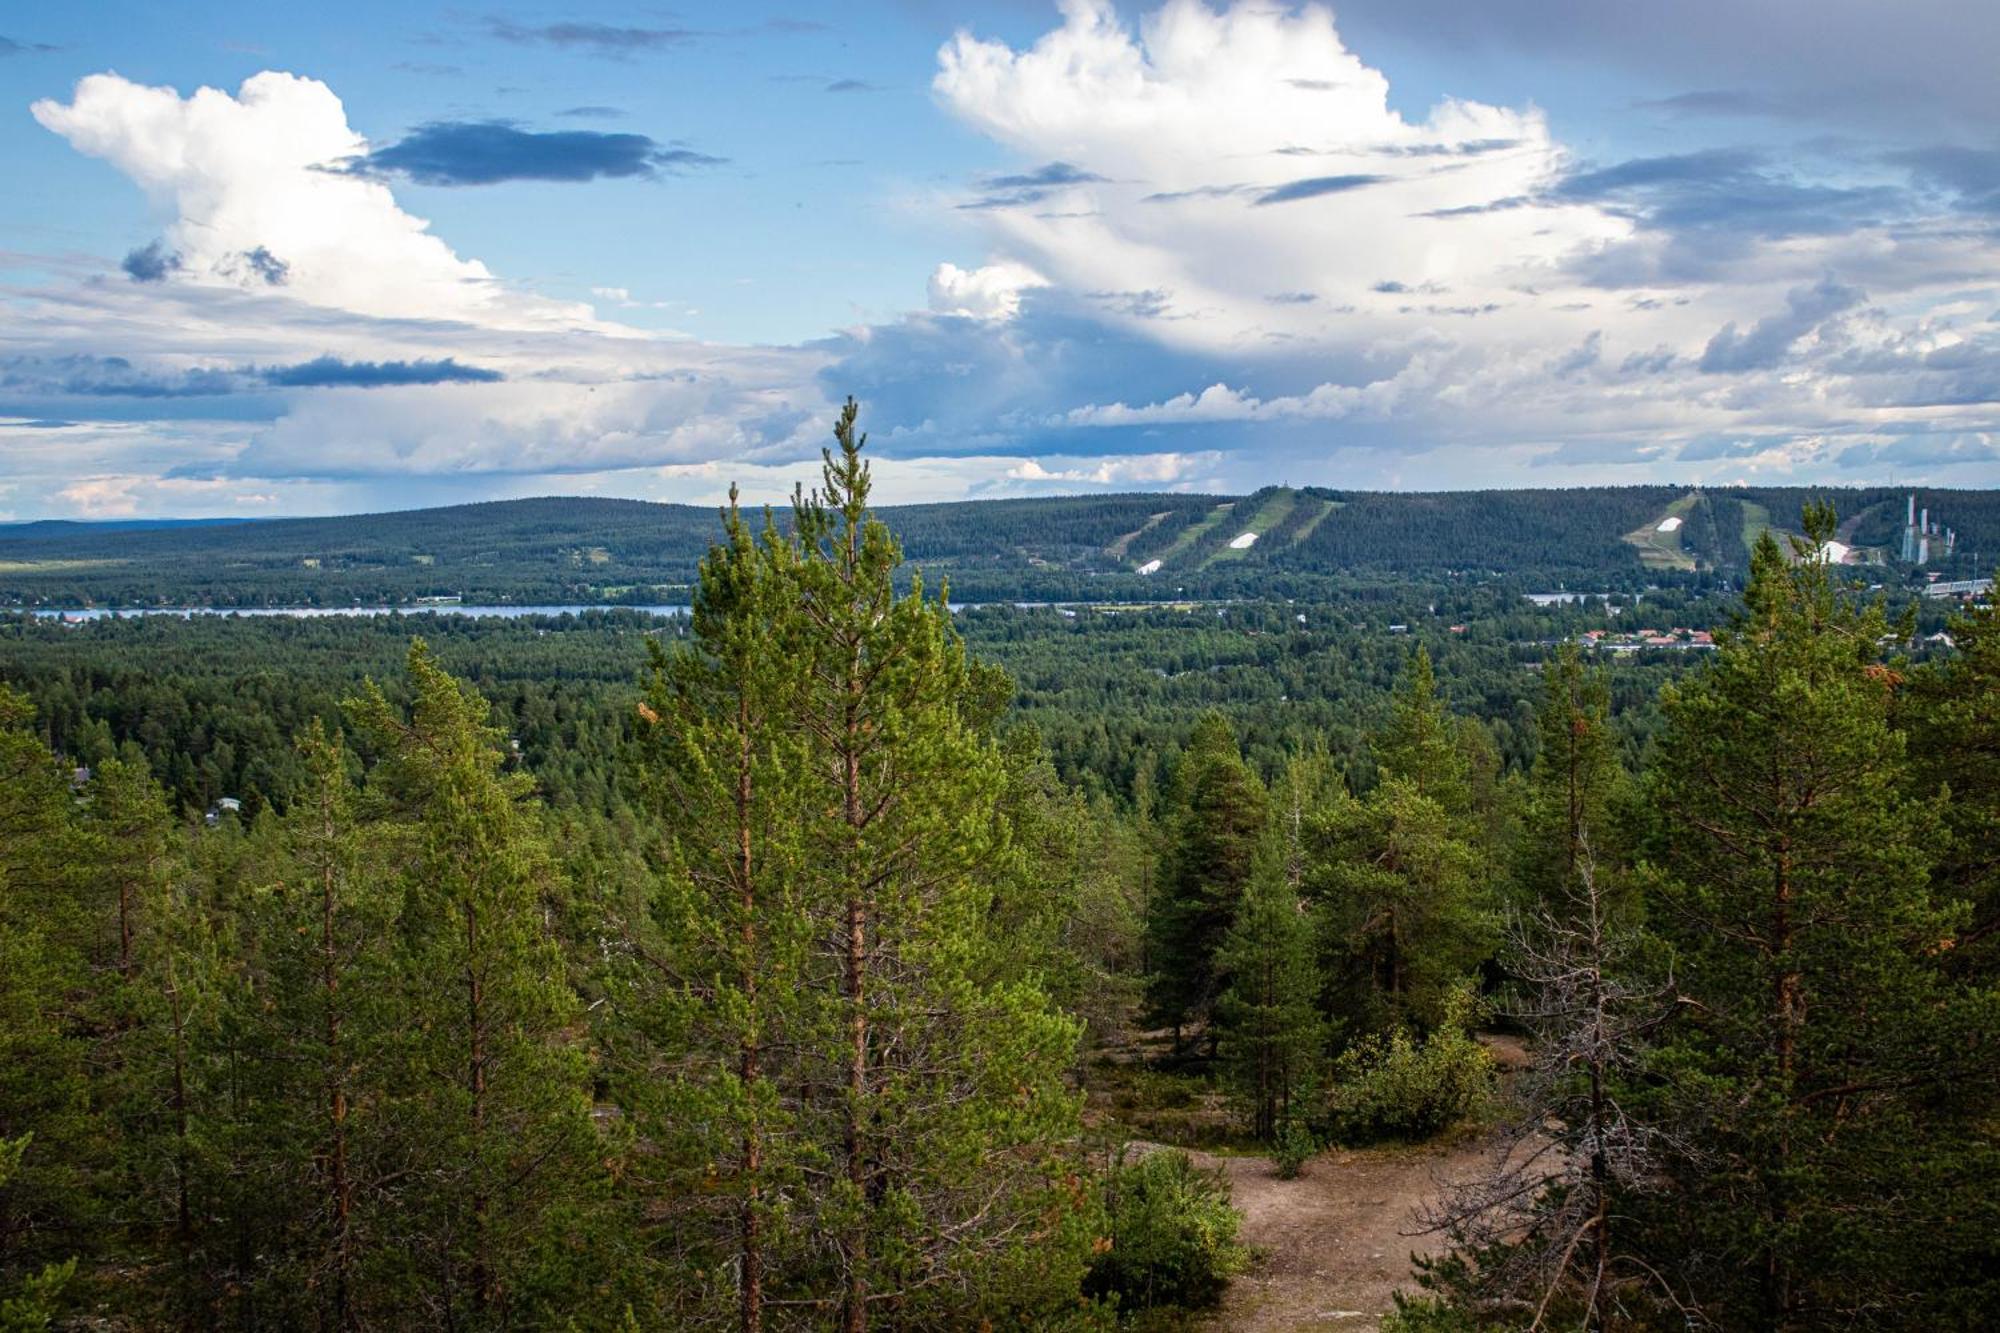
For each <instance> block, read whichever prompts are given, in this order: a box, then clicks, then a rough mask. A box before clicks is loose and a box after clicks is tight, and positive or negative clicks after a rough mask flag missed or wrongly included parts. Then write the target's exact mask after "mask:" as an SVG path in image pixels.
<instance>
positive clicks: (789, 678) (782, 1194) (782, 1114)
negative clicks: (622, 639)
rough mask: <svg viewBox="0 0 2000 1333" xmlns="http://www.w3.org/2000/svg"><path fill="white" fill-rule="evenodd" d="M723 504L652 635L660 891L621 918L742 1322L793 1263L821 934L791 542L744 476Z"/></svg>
mask: <svg viewBox="0 0 2000 1333" xmlns="http://www.w3.org/2000/svg"><path fill="white" fill-rule="evenodd" d="M723 522H724V540H723V542H722V543H721V544H719V545H717V546H715V547H714V548H712V549H711V550H710V551H709V553H708V555H707V557H706V558H705V559H704V560H703V561H702V565H701V577H700V582H699V584H698V585H697V588H696V591H695V598H694V607H693V616H692V629H693V639H694V643H693V646H692V648H690V649H688V650H684V651H679V652H673V653H668V652H666V651H665V650H663V649H661V648H660V647H659V645H658V643H657V642H656V641H655V642H653V644H652V651H653V679H652V686H651V689H650V690H649V691H648V695H647V703H646V705H645V706H644V709H643V711H642V720H643V722H644V724H645V726H644V730H643V732H642V736H643V744H644V746H645V750H644V757H645V764H644V775H645V779H646V785H647V789H648V791H649V793H650V794H651V796H652V798H653V803H654V807H655V814H656V817H657V818H658V819H659V821H660V824H661V827H662V830H663V832H664V835H665V836H664V839H663V846H662V848H661V852H662V856H661V875H660V884H659V889H658V892H657V893H656V894H655V896H654V899H653V901H652V903H651V904H650V906H649V908H648V910H647V911H646V913H645V921H644V923H643V924H640V923H634V924H633V925H630V926H628V927H627V929H628V932H631V934H630V935H629V936H628V938H629V940H630V945H631V947H632V950H633V957H634V959H635V960H636V961H637V963H638V967H637V968H636V969H635V971H634V972H633V974H632V977H631V981H632V982H633V983H635V984H634V986H633V989H632V990H631V992H630V993H629V998H630V999H631V1000H632V1001H633V1002H634V1004H635V1008H637V1009H638V1010H639V1011H640V1012H641V1013H643V1014H644V1016H645V1025H646V1027H647V1028H648V1029H649V1035H648V1040H647V1041H646V1043H645V1046H644V1053H643V1054H642V1055H641V1057H640V1058H641V1059H642V1060H643V1061H646V1062H648V1063H650V1062H651V1061H652V1060H653V1059H654V1058H655V1057H656V1055H657V1053H658V1052H660V1051H662V1050H667V1051H672V1052H674V1054H675V1055H676V1057H678V1058H677V1061H676V1063H677V1064H678V1065H679V1067H680V1069H681V1071H682V1072H680V1073H678V1074H677V1075H675V1076H674V1077H672V1078H670V1079H667V1080H659V1079H657V1078H648V1077H644V1076H643V1075H642V1076H641V1078H640V1079H638V1080H636V1083H637V1086H635V1087H634V1088H633V1089H632V1091H633V1092H634V1093H635V1094H636V1095H637V1105H639V1106H641V1107H643V1108H644V1109H645V1112H646V1114H647V1115H648V1116H649V1117H650V1118H649V1119H648V1120H647V1125H646V1132H647V1133H648V1135H649V1137H651V1138H653V1139H654V1140H655V1141H657V1142H659V1143H662V1144H671V1145H673V1149H672V1150H671V1151H670V1152H668V1153H666V1154H665V1158H666V1160H667V1161H669V1162H670V1163H676V1164H678V1165H679V1168H680V1171H681V1174H680V1175H679V1176H678V1177H676V1178H670V1180H669V1181H668V1182H667V1184H668V1187H669V1188H672V1189H675V1190H676V1191H677V1192H678V1193H679V1194H680V1195H681V1197H682V1198H683V1199H686V1200H688V1201H690V1202H691V1203H693V1204H695V1206H696V1208H697V1211H699V1212H704V1213H707V1212H712V1211H713V1209H714V1207H715V1205H717V1204H721V1203H728V1204H729V1205H730V1206H731V1208H732V1211H733V1213H734V1217H733V1218H732V1219H731V1220H730V1223H729V1224H730V1225H732V1226H733V1228H734V1231H735V1236H734V1239H733V1244H728V1245H717V1244H715V1243H714V1238H713V1237H710V1238H708V1239H707V1240H705V1241H704V1240H700V1239H697V1241H696V1243H695V1250H696V1252H697V1253H706V1252H708V1251H710V1250H714V1251H716V1252H721V1251H724V1250H726V1251H727V1252H729V1253H730V1254H731V1255H732V1257H733V1268H734V1276H735V1283H734V1285H735V1288H736V1291H735V1298H736V1313H737V1324H738V1327H739V1328H741V1329H742V1330H743V1331H744V1333H755V1330H757V1329H760V1328H761V1327H762V1326H763V1323H764V1303H765V1293H766V1283H767V1280H766V1273H767V1271H769V1272H771V1273H773V1274H774V1275H775V1277H776V1278H777V1280H778V1281H780V1282H784V1281H786V1280H787V1279H794V1280H795V1278H796V1271H797V1261H796V1258H795V1257H793V1256H789V1255H787V1254H786V1253H785V1249H786V1245H787V1240H786V1238H785V1237H784V1236H783V1235H779V1234H774V1229H775V1228H777V1227H779V1226H781V1225H782V1221H783V1219H784V1218H785V1217H786V1216H787V1214H788V1213H789V1211H790V1207H789V1204H790V1197H791V1194H792V1192H793V1191H795V1190H796V1188H797V1185H798V1176H797V1171H796V1169H795V1167H794V1165H793V1163H792V1162H791V1161H790V1160H789V1153H788V1151H787V1149H788V1145H789V1143H790V1129H791V1126H790V1122H791V1117H792V1115H793V1113H794V1112H795V1110H796V1106H797V1102H798V1099H799V1096H800V1087H799V1071H798V1069H797V1067H796V1064H795V1063H794V1062H793V1061H792V1058H791V1056H790V1054H789V1053H790V1052H793V1051H794V1050H795V1049H796V1047H797V1045H798V1043H799V1041H800V1040H801V1039H802V1038H803V1037H804V1035H805V1034H804V1033H803V1032H802V1031H801V1030H799V1028H798V1025H797V1024H796V1022H795V1020H796V1018H797V1014H798V1005H797V995H798V990H799V987H800V986H801V985H803V984H805V983H806V981H807V980H808V967H807V958H808V956H809V951H810V948H811V943H812V940H811V931H812V925H813V921H812V918H811V917H810V915H809V914H808V913H807V912H806V911H805V905H804V904H803V903H802V902H801V900H800V893H801V889H802V867H801V865H800V863H799V857H798V854H797V829H798V823H799V820H800V817H801V813H802V803H803V801H804V799H805V798H806V795H807V793H806V792H805V791H804V790H803V783H804V779H805V775H806V772H807V768H808V760H807V757H806V755H805V754H804V753H803V751H802V748H801V743H800V737H799V736H798V733H797V728H796V726H795V721H796V715H795V713H794V706H795V704H796V703H797V700H798V697H799V689H800V685H801V679H800V668H801V666H802V665H803V662H804V659H803V657H802V655H801V651H800V650H801V645H800V642H799V638H800V635H799V631H800V624H799V616H798V590H797V584H796V579H795V577H794V574H795V570H794V566H795V564H796V560H795V557H794V554H793V552H792V551H791V550H790V549H789V548H788V547H787V546H786V545H785V544H784V543H783V542H782V541H781V540H780V538H779V537H778V534H777V531H776V529H775V528H774V527H773V526H772V525H771V523H770V521H769V518H768V516H767V518H766V521H765V525H764V528H763V532H762V534H761V535H753V534H752V532H751V530H750V527H749V525H748V524H747V523H746V522H745V521H744V518H743V515H742V513H741V511H740V510H739V509H738V507H737V505H736V500H735V492H734V490H733V489H732V491H731V495H730V506H729V509H728V510H727V511H726V513H725V514H724V519H723ZM689 1172H693V1173H696V1176H695V1178H690V1177H689V1176H688V1174H687V1173H689ZM718 1185H719V1188H718ZM706 1229H707V1230H709V1231H711V1232H714V1231H715V1230H717V1228H715V1227H714V1226H713V1225H709V1226H707V1228H706ZM697 1266H704V1265H702V1264H700V1263H699V1262H698V1264H697ZM687 1285H688V1287H689V1288H690V1291H691V1293H693V1292H694V1291H695V1289H696V1287H697V1284H695V1283H693V1282H689V1283H688V1284H687ZM787 1294H788V1296H795V1295H796V1293H793V1292H790V1291H789V1290H788V1292H787Z"/></svg>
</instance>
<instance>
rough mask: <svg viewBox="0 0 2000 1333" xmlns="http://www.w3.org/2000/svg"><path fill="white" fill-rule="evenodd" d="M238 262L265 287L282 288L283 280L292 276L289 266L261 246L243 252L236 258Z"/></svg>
mask: <svg viewBox="0 0 2000 1333" xmlns="http://www.w3.org/2000/svg"><path fill="white" fill-rule="evenodd" d="M238 260H239V261H240V262H241V263H242V265H243V267H244V268H247V269H248V270H250V272H251V273H252V274H253V275H255V276H256V277H258V278H261V279H263V281H264V285H265V286H267V287H282V286H284V285H285V279H287V278H289V277H290V276H291V274H292V266H291V265H290V264H288V263H286V262H285V261H284V260H282V259H280V258H278V257H277V256H276V255H274V254H272V253H271V252H270V250H268V249H266V248H265V247H264V246H261V245H260V246H258V247H256V248H255V249H254V250H245V251H244V252H243V253H242V254H241V255H239V256H238Z"/></svg>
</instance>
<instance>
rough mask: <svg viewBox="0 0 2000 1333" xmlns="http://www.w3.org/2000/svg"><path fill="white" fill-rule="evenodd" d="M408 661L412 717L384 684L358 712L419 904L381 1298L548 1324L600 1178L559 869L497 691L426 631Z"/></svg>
mask: <svg viewBox="0 0 2000 1333" xmlns="http://www.w3.org/2000/svg"><path fill="white" fill-rule="evenodd" d="M408 671H409V685H410V689H411V692H412V694H413V696H414V702H413V705H412V707H411V708H410V710H409V711H408V713H407V714H406V713H405V712H404V710H403V709H401V708H399V707H397V706H396V705H394V704H392V703H391V702H390V701H389V699H388V698H387V696H385V695H384V694H383V693H382V691H381V690H380V689H379V688H377V687H375V686H374V685H373V684H371V685H370V686H369V687H368V689H367V690H366V692H365V693H364V694H363V695H362V696H360V697H359V698H358V699H356V700H355V701H354V702H353V704H352V711H353V714H354V717H355V720H356V722H357V723H358V724H359V726H360V728H361V730H362V731H363V733H364V734H365V735H366V736H367V738H368V741H369V744H370V746H371V748H372V749H373V750H374V752H375V753H376V755H377V756H378V757H379V758H378V762H377V765H376V767H375V769H374V771H373V772H372V773H371V775H370V786H371V788H373V789H374V790H375V792H376V793H377V794H378V795H380V796H381V797H382V798H383V799H384V801H385V802H386V803H387V806H388V810H387V814H388V818H389V821H390V822H389V825H388V826H387V827H386V828H385V829H384V834H385V838H387V839H388V850H389V853H390V855H392V857H393V859H394V865H395V870H396V876H395V880H396V882H395V887H396V889H397V891H398V892H399V894H400V898H401V903H400V910H399V912H398V915H397V923H396V929H397V939H396V950H395V957H394V959H393V961H392V963H391V965H390V966H391V971H392V977H391V979H390V981H389V983H388V985H389V988H390V998H389V1001H388V1002H389V1003H391V1004H392V1005H394V1006H395V1009H396V1017H397V1020H398V1021H399V1023H400V1024H401V1027H400V1028H399V1037H400V1040H399V1041H398V1042H397V1044H396V1046H395V1048H394V1049H393V1050H392V1051H391V1052H390V1053H389V1056H388V1059H389V1061H390V1068H391V1070H392V1074H391V1086H392V1087H393V1090H394V1091H393V1093H392V1094H391V1096H390V1099H389V1101H388V1104H387V1105H385V1106H384V1107H383V1108H382V1114H384V1115H385V1116H388V1117H391V1118H392V1119H391V1123H392V1124H393V1126H394V1129H395V1132H396V1136H397V1141H396V1142H395V1143H394V1144H393V1145H386V1146H385V1149H384V1150H385V1151H386V1152H389V1153H391V1154H392V1155H393V1156H396V1157H399V1158H400V1159H401V1162H400V1170H399V1171H397V1173H396V1175H397V1182H398V1186H399V1189H398V1192H397V1194H396V1196H395V1199H394V1203H393V1205H392V1206H391V1208H390V1209H389V1210H388V1215H387V1216H385V1217H384V1219H383V1228H384V1229H383V1231H382V1232H381V1233H380V1237H381V1239H380V1244H379V1246H378V1248H377V1249H376V1251H375V1253H374V1254H373V1256H372V1260H373V1263H374V1265H375V1266H376V1267H377V1268H378V1270H386V1271H381V1272H380V1275H379V1277H378V1279H377V1283H379V1285H378V1286H377V1289H378V1290H385V1289H386V1290H388V1291H391V1292H399V1295H398V1296H397V1298H396V1299H397V1304H396V1305H395V1306H394V1307H392V1308H393V1310H394V1318H397V1319H402V1320H410V1319H418V1320H422V1321H424V1322H430V1323H438V1324H450V1325H453V1326H460V1327H471V1328H489V1327H497V1326H499V1325H501V1324H504V1323H509V1322H522V1321H527V1322H539V1321H546V1320H549V1319H552V1318H554V1317H555V1315H556V1312H558V1311H563V1312H565V1314H575V1313H577V1311H576V1309H575V1306H574V1305H573V1304H572V1302H573V1301H574V1300H575V1299H576V1297H577V1296H578V1294H579V1289H578V1288H577V1286H576V1284H575V1282H574V1275H573V1274H571V1273H570V1272H568V1271H567V1270H568V1266H569V1265H570V1264H571V1263H572V1262H573V1260H572V1259H571V1257H570V1255H569V1254H568V1253H567V1251H568V1248H569V1247H570V1246H572V1245H577V1244H581V1243H583V1239H584V1236H585V1235H586V1234H587V1233H585V1232H582V1231H579V1230H578V1228H579V1227H580V1226H581V1224H582V1219H583V1218H584V1217H585V1215H586V1213H587V1205H588V1203H589V1202H590V1200H591V1199H592V1197H593V1195H594V1194H595V1193H596V1190H597V1188H598V1184H599V1181H598V1178H597V1177H596V1175H595V1173H594V1172H593V1171H592V1169H591V1166H590V1163H591V1162H592V1161H593V1159H594V1148H595V1142H596V1140H595V1134H594V1131H593V1129H592V1125H591V1120H590V1096H589V1093H590V1079H589V1071H588V1068H587V1066H586V1064H585V1057H584V1052H583V1050H582V1049H581V1048H580V1047H579V1046H578V1045H577V1044H576V1042H575V1040H574V1038H573V1036H572V1029H573V1027H574V1024H575V1022H576V1018H577V1004H576V997H575V994H574V992H573V991H572V989H571V988H570V986H569V984H568V980H567V977H566V975H565V970H564V966H563V958H562V954H561V951H560V949H559V948H558V947H557V945H556V942H555V940H554V939H553V938H552V937H551V935H550V933H549V926H550V923H551V922H552V921H553V920H554V919H555V916H556V904H555V903H554V902H553V901H552V899H553V896H554V891H555V888H556V885H555V877H554V867H553V865H552V862H551V859H550V855H549V850H548V848H547V846H546V845H545V843H544V841H543V839H542V836H541V831H540V828H539V826H538V819H537V812H536V811H535V810H534V809H533V808H532V806H531V805H530V804H529V803H528V802H529V797H530V794H531V788H530V784H529V780H528V779H527V778H526V777H525V776H524V775H521V774H515V773H506V772H502V771H501V769H502V764H503V763H504V760H505V751H504V749H503V747H502V744H501V737H500V736H499V734H498V733H497V732H496V731H495V730H494V729H493V728H492V727H491V726H489V724H488V722H487V713H488V708H487V705H486V702H485V701H484V700H483V699H481V698H480V697H479V696H478V694H477V693H476V692H474V691H473V690H472V689H471V688H470V687H469V686H466V685H464V684H462V683H461V682H459V681H458V680H455V679H454V678H453V677H451V676H450V675H449V674H447V673H446V672H445V671H444V669H443V668H442V667H440V666H439V665H438V663H437V662H436V660H435V659H434V658H433V657H432V656H431V654H430V652H429V650H428V649H427V648H426V647H425V646H424V644H423V643H422V642H421V641H418V642H416V643H414V644H413V645H412V647H411V649H410V654H409V659H408ZM371 1285H376V1284H371Z"/></svg>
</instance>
